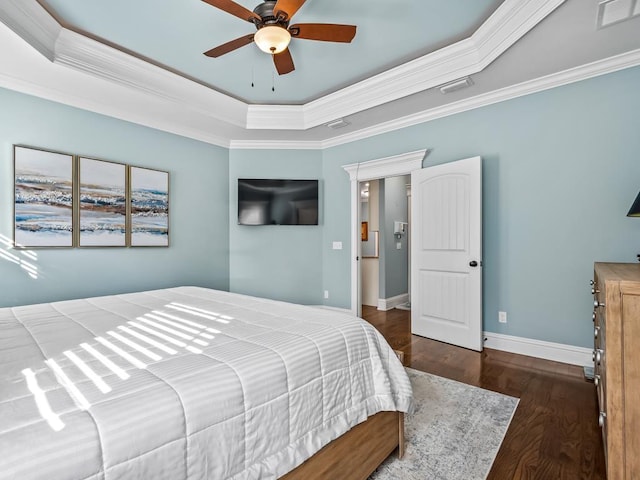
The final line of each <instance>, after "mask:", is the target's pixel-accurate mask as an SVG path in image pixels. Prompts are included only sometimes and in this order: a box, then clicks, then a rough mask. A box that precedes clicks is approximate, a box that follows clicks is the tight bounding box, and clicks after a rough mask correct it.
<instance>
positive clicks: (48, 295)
mask: <svg viewBox="0 0 640 480" xmlns="http://www.w3.org/2000/svg"><path fill="white" fill-rule="evenodd" d="M0 106H1V107H0V240H2V239H5V240H6V239H12V238H13V230H12V229H13V144H23V145H29V146H34V147H40V148H43V149H49V150H55V151H62V152H67V153H74V154H80V155H86V156H90V157H94V158H102V159H105V160H113V161H117V162H122V163H129V164H131V165H136V166H141V167H153V168H157V169H161V170H167V171H169V172H170V182H171V183H170V187H169V188H170V235H171V237H170V241H171V247H170V248H137V249H136V248H128V249H126V248H102V249H96V248H82V249H79V248H75V249H60V250H51V249H37V250H32V251H31V253H29V252H25V253H26V255H30V256H33V255H35V256H36V257H35V259H31V258H29V257H27V256H26V255H25V253H22V252H19V251H15V250H9V249H8V247H7V245H6V244H4V243H0V306H13V305H20V304H27V303H38V302H48V301H52V300H62V299H69V298H80V297H86V296H92V295H103V294H112V293H119V292H131V291H138V290H145V289H152V288H162V287H167V286H176V285H183V284H189V285H201V286H209V287H215V288H220V289H227V288H228V285H229V255H228V251H229V228H228V219H229V187H228V185H229V183H228V177H229V173H228V151H227V150H226V149H222V148H219V147H214V146H211V145H207V144H204V143H201V142H197V141H193V140H188V139H185V138H182V137H179V136H176V135H171V134H167V133H162V132H159V131H157V130H152V129H149V128H145V127H141V126H137V125H134V124H131V123H128V122H124V121H120V120H115V119H113V118H109V117H105V116H102V115H98V114H94V113H89V112H86V111H83V110H79V109H75V108H71V107H67V106H63V105H60V104H57V103H53V102H49V101H46V100H41V99H38V98H35V97H30V96H27V95H23V94H19V93H15V92H11V91H9V90H4V89H0ZM2 253H4V255H2ZM7 255H15V256H16V257H17V258H18V259H19V261H22V262H24V261H27V262H29V263H31V264H33V265H34V266H35V267H36V268H37V271H38V272H37V279H34V278H31V277H30V276H29V275H28V274H27V272H26V271H25V270H24V269H23V268H22V267H21V266H20V265H19V264H16V263H14V262H12V261H10V260H9V259H7ZM9 258H11V257H9Z"/></svg>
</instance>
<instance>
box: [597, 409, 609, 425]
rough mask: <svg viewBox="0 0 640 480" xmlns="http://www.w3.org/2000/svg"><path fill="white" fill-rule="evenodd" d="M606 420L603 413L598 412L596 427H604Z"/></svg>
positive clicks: (605, 415)
mask: <svg viewBox="0 0 640 480" xmlns="http://www.w3.org/2000/svg"><path fill="white" fill-rule="evenodd" d="M606 420H607V414H606V413H605V412H600V415H598V425H600V426H601V427H604V422H605V421H606Z"/></svg>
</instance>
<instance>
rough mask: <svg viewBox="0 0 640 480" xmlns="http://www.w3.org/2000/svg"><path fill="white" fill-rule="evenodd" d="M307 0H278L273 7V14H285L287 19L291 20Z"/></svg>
mask: <svg viewBox="0 0 640 480" xmlns="http://www.w3.org/2000/svg"><path fill="white" fill-rule="evenodd" d="M305 1H306V0H278V2H277V3H276V6H275V7H273V14H274V15H275V16H276V17H277V16H279V15H280V16H283V17H284V18H285V20H291V17H293V16H294V15H295V13H296V12H297V11H298V10H300V7H302V5H304V2H305Z"/></svg>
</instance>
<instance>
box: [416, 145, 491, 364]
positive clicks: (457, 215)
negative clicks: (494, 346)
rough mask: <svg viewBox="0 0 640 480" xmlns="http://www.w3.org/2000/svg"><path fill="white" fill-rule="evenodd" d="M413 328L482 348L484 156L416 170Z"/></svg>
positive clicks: (430, 335)
mask: <svg viewBox="0 0 640 480" xmlns="http://www.w3.org/2000/svg"><path fill="white" fill-rule="evenodd" d="M411 194H412V200H413V207H412V215H411V223H412V225H413V231H412V239H411V244H412V248H411V257H412V259H413V267H412V273H411V331H412V333H414V334H416V335H420V336H423V337H428V338H432V339H434V340H439V341H442V342H447V343H451V344H454V345H459V346H461V347H465V348H470V349H472V350H477V351H482V268H481V267H482V258H481V255H482V161H481V158H480V157H473V158H469V159H466V160H460V161H457V162H452V163H447V164H444V165H438V166H435V167H430V168H425V169H422V170H416V171H414V172H412V174H411Z"/></svg>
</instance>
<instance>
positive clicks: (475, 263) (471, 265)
mask: <svg viewBox="0 0 640 480" xmlns="http://www.w3.org/2000/svg"><path fill="white" fill-rule="evenodd" d="M469 266H470V267H477V266H478V262H476V261H475V260H471V261H470V262H469Z"/></svg>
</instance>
